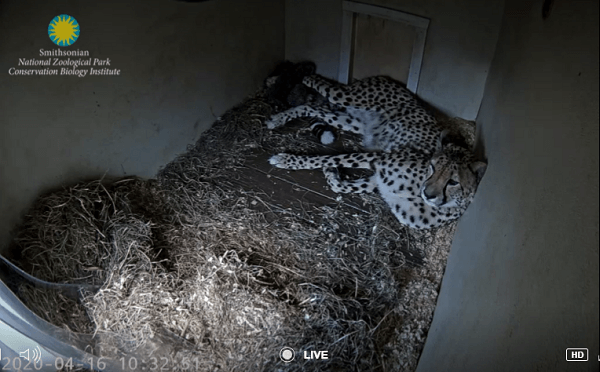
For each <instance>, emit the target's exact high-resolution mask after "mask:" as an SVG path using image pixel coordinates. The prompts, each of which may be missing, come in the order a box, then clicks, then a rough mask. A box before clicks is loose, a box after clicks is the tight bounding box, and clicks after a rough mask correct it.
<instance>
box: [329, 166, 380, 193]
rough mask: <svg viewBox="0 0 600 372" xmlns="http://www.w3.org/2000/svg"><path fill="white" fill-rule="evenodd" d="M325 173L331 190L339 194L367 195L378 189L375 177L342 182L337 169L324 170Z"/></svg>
mask: <svg viewBox="0 0 600 372" xmlns="http://www.w3.org/2000/svg"><path fill="white" fill-rule="evenodd" d="M323 173H324V174H325V178H326V179H327V183H328V184H329V187H331V190H332V191H333V192H335V193H338V194H350V193H353V194H366V193H373V192H375V190H376V189H377V183H376V179H375V177H374V176H371V177H368V178H359V179H357V180H342V179H341V178H340V173H339V171H338V169H337V168H324V169H323Z"/></svg>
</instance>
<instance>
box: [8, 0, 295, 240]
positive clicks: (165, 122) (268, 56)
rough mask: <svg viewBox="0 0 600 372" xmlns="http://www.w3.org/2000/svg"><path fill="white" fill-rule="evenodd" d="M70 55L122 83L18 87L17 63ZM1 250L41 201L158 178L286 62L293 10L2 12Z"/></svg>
mask: <svg viewBox="0 0 600 372" xmlns="http://www.w3.org/2000/svg"><path fill="white" fill-rule="evenodd" d="M63 13H66V14H69V15H71V16H73V17H74V18H76V19H77V21H78V22H79V24H80V27H81V36H80V37H79V39H78V40H77V41H76V42H75V44H73V45H72V46H71V47H68V48H64V49H65V50H66V49H69V50H72V49H80V50H88V51H89V52H90V56H91V57H92V58H102V59H103V58H110V60H111V67H112V68H117V69H120V70H121V75H120V76H86V77H83V78H78V77H74V76H42V77H34V76H9V75H8V70H9V68H11V67H18V61H19V58H27V59H31V58H41V57H39V49H40V48H42V49H46V50H51V49H57V48H58V47H56V46H55V45H54V44H53V43H52V42H51V41H50V39H49V38H48V34H47V28H48V23H49V22H50V20H51V19H52V18H53V17H54V16H56V15H59V14H63ZM0 34H1V35H2V38H0V246H2V245H3V244H5V243H6V238H7V232H8V230H9V229H10V228H11V227H12V226H13V225H14V224H15V222H16V221H17V219H18V217H19V216H20V215H21V214H22V213H23V211H24V209H25V208H27V207H29V205H30V203H31V202H32V200H33V198H35V197H36V196H37V195H38V194H39V193H40V192H42V191H44V190H46V189H48V188H55V187H58V186H60V185H63V184H68V183H72V182H75V181H79V180H81V179H84V178H91V177H101V176H102V175H103V174H104V173H105V172H106V174H107V175H109V176H111V175H112V176H121V175H126V174H127V175H132V174H134V175H139V176H144V177H152V176H153V175H154V174H155V172H156V171H157V169H158V168H159V167H160V166H161V165H164V164H166V163H167V162H169V161H170V160H171V159H172V158H173V157H174V156H175V155H176V154H177V153H180V152H183V151H185V148H186V145H188V144H191V143H193V142H194V141H195V140H196V139H197V137H198V135H199V134H200V133H201V132H202V131H203V130H205V129H207V128H208V127H209V126H210V125H211V124H212V123H213V122H214V120H215V117H216V116H219V115H221V114H222V113H223V112H224V111H225V110H227V109H229V108H231V107H232V106H233V105H235V104H237V103H239V102H240V100H241V99H242V98H243V97H245V96H246V95H247V94H249V93H252V92H253V91H254V90H255V89H257V88H258V87H259V85H260V84H261V82H262V79H264V78H265V77H266V75H267V74H268V72H269V71H270V70H271V69H272V68H273V67H274V65H275V64H276V63H277V62H278V61H279V60H281V59H283V58H284V2H283V1H278V0H255V1H245V0H228V1H209V2H206V3H198V4H187V3H182V2H177V1H174V0H149V1H141V0H136V1H116V0H110V1H100V2H97V1H95V2H90V1H58V0H56V1H33V0H27V1H25V0H12V1H6V0H5V1H2V2H1V3H0Z"/></svg>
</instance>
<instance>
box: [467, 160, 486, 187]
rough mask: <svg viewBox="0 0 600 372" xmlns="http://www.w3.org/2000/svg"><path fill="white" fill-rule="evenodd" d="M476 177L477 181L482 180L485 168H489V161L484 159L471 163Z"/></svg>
mask: <svg viewBox="0 0 600 372" xmlns="http://www.w3.org/2000/svg"><path fill="white" fill-rule="evenodd" d="M469 168H470V169H471V171H472V172H473V174H475V177H476V178H477V183H479V182H480V181H481V179H482V178H483V175H484V174H485V170H486V169H487V163H486V162H484V161H475V162H473V163H471V165H470V166H469Z"/></svg>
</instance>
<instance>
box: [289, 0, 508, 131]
mask: <svg viewBox="0 0 600 372" xmlns="http://www.w3.org/2000/svg"><path fill="white" fill-rule="evenodd" d="M359 2H362V3H369V4H373V5H379V6H383V7H387V8H392V9H396V10H400V11H403V12H407V13H412V14H415V15H418V16H422V17H426V18H429V19H430V20H431V21H430V25H429V31H428V34H427V41H426V45H425V52H424V56H423V65H422V67H421V77H420V81H419V87H418V91H417V94H418V95H419V96H420V97H421V98H423V99H424V100H426V101H427V102H429V103H431V104H432V105H433V106H434V107H435V108H437V109H439V110H440V111H442V112H444V113H446V114H448V115H451V116H459V117H462V118H464V119H467V120H474V119H475V117H476V116H477V112H478V111H479V106H480V104H481V98H482V97H483V89H484V86H485V81H486V78H487V74H488V70H489V66H490V63H491V61H492V57H493V54H494V47H495V45H496V41H497V38H498V32H499V30H500V21H501V18H502V9H503V5H504V0H489V1H480V0H453V1H447V0H361V1H359ZM285 12H286V46H285V54H286V58H287V59H291V60H301V59H310V60H313V61H315V62H316V63H317V67H318V72H319V73H320V74H322V75H325V76H327V77H330V78H334V79H337V74H338V66H339V55H340V41H341V27H342V0H302V1H297V0H286V10H285Z"/></svg>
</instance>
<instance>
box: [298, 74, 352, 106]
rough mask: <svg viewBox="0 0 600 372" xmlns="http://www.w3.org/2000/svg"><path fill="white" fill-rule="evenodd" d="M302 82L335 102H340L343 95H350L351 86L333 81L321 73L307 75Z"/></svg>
mask: <svg viewBox="0 0 600 372" xmlns="http://www.w3.org/2000/svg"><path fill="white" fill-rule="evenodd" d="M302 84H304V85H306V86H307V87H309V88H312V89H314V90H316V91H317V92H319V94H320V95H322V96H323V97H325V98H327V100H328V101H329V102H331V103H333V104H340V103H341V101H342V99H341V98H342V97H343V96H346V95H348V93H349V90H350V87H349V86H348V85H343V84H339V83H338V84H335V83H332V82H330V81H328V80H326V79H324V78H323V77H321V76H319V75H310V76H305V77H304V78H303V79H302Z"/></svg>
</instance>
